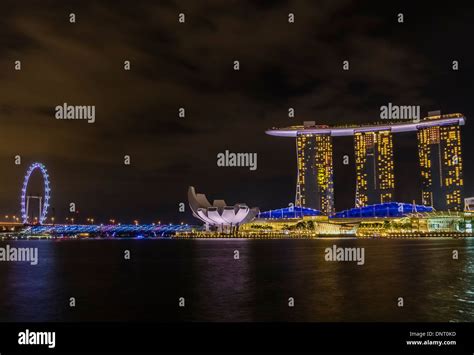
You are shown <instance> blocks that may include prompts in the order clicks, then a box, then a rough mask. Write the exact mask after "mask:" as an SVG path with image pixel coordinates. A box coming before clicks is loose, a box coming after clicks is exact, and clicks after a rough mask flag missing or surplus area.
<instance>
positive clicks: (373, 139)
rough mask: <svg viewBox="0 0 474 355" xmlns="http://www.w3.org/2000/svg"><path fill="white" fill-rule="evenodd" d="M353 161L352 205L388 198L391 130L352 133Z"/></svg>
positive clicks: (390, 191)
mask: <svg viewBox="0 0 474 355" xmlns="http://www.w3.org/2000/svg"><path fill="white" fill-rule="evenodd" d="M354 148H355V149H354V151H355V165H356V196H355V206H356V207H363V206H366V205H372V204H377V203H384V202H390V201H392V198H393V191H394V188H395V175H394V172H393V169H394V167H393V143H392V133H391V132H390V130H382V131H370V132H357V133H355V134H354Z"/></svg>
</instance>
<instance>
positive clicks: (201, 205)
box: [188, 186, 260, 232]
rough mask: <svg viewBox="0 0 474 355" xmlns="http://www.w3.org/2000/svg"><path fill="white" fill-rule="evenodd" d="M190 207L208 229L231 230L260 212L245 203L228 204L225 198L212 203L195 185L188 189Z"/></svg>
mask: <svg viewBox="0 0 474 355" xmlns="http://www.w3.org/2000/svg"><path fill="white" fill-rule="evenodd" d="M188 201H189V207H191V210H192V211H193V215H194V216H195V217H196V218H199V219H200V220H201V221H203V222H204V223H205V225H206V229H207V230H209V229H217V230H218V231H220V232H231V231H233V230H236V229H238V227H239V226H240V225H242V224H244V223H247V222H250V221H251V220H253V219H254V218H255V216H257V215H258V213H259V212H260V211H259V209H258V208H257V207H253V208H250V207H248V206H247V205H246V204H244V203H237V204H235V205H231V206H227V204H226V202H225V201H224V200H214V201H213V203H212V204H211V203H210V202H209V200H208V199H207V197H206V195H204V194H196V190H195V189H194V187H193V186H190V187H189V189H188Z"/></svg>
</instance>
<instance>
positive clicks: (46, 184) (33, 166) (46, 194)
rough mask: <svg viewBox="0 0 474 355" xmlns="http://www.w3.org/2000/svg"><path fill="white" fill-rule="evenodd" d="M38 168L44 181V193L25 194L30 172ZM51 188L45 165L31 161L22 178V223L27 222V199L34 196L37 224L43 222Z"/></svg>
mask: <svg viewBox="0 0 474 355" xmlns="http://www.w3.org/2000/svg"><path fill="white" fill-rule="evenodd" d="M36 169H39V170H40V172H41V174H42V175H43V181H44V193H43V196H27V195H26V190H27V188H28V183H29V181H30V177H31V174H32V173H33V172H34V171H35V170H36ZM50 193H51V188H50V186H49V175H48V171H47V170H46V167H45V166H44V165H43V164H41V163H33V164H31V165H30V167H29V168H28V170H27V172H26V175H25V179H24V180H23V188H22V190H21V216H22V219H23V224H29V223H30V222H29V217H28V212H29V199H30V198H36V199H39V211H40V213H39V217H38V218H39V220H38V222H39V224H43V222H44V221H45V220H46V216H47V214H48V207H49V199H50V197H51V194H50Z"/></svg>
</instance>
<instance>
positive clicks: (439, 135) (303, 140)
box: [266, 111, 466, 216]
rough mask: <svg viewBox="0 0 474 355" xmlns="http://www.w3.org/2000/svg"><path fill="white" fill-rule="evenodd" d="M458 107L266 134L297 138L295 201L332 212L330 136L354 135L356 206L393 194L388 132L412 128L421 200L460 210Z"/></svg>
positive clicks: (388, 198)
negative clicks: (405, 117)
mask: <svg viewBox="0 0 474 355" xmlns="http://www.w3.org/2000/svg"><path fill="white" fill-rule="evenodd" d="M465 120H466V119H465V117H464V115H462V114H460V113H454V114H447V115H441V113H440V111H433V112H430V113H429V114H428V117H425V118H424V119H422V120H420V119H419V116H418V117H417V118H416V119H415V118H414V119H413V120H404V121H393V122H389V121H384V122H383V123H380V122H378V123H374V124H368V125H357V124H356V125H341V126H333V127H330V126H327V125H316V124H315V122H314V121H309V122H305V123H304V124H303V125H300V126H291V127H286V128H272V129H269V130H267V131H266V133H267V134H269V135H272V136H277V137H294V138H296V148H297V149H296V150H297V166H298V175H297V184H296V198H295V200H296V206H301V207H308V208H313V209H317V210H320V211H321V212H322V213H324V214H325V215H329V216H330V215H332V214H333V213H334V185H333V157H332V150H333V142H332V137H339V136H353V137H354V150H355V166H356V193H355V206H356V207H363V206H367V205H373V204H383V203H387V202H390V201H393V199H394V188H395V174H394V163H393V162H394V159H393V155H394V151H393V142H392V136H393V134H395V133H401V132H417V134H418V155H419V160H420V170H421V178H422V204H423V205H425V206H432V207H434V208H435V209H436V210H441V211H443V210H446V211H461V210H462V199H463V185H464V181H463V175H462V164H463V163H462V155H461V129H460V126H462V125H464V123H465Z"/></svg>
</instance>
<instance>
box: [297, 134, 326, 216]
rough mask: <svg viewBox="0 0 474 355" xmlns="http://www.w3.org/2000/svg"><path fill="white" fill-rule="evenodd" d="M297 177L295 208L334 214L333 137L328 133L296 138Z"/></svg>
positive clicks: (301, 135)
mask: <svg viewBox="0 0 474 355" xmlns="http://www.w3.org/2000/svg"><path fill="white" fill-rule="evenodd" d="M296 155H297V165H298V170H297V171H298V174H297V182H296V197H295V205H296V206H299V207H308V208H313V209H316V210H320V211H321V212H322V213H324V214H326V215H330V214H332V213H333V212H334V186H333V165H332V164H333V162H332V138H331V136H330V135H328V134H306V133H301V134H298V135H297V136H296Z"/></svg>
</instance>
